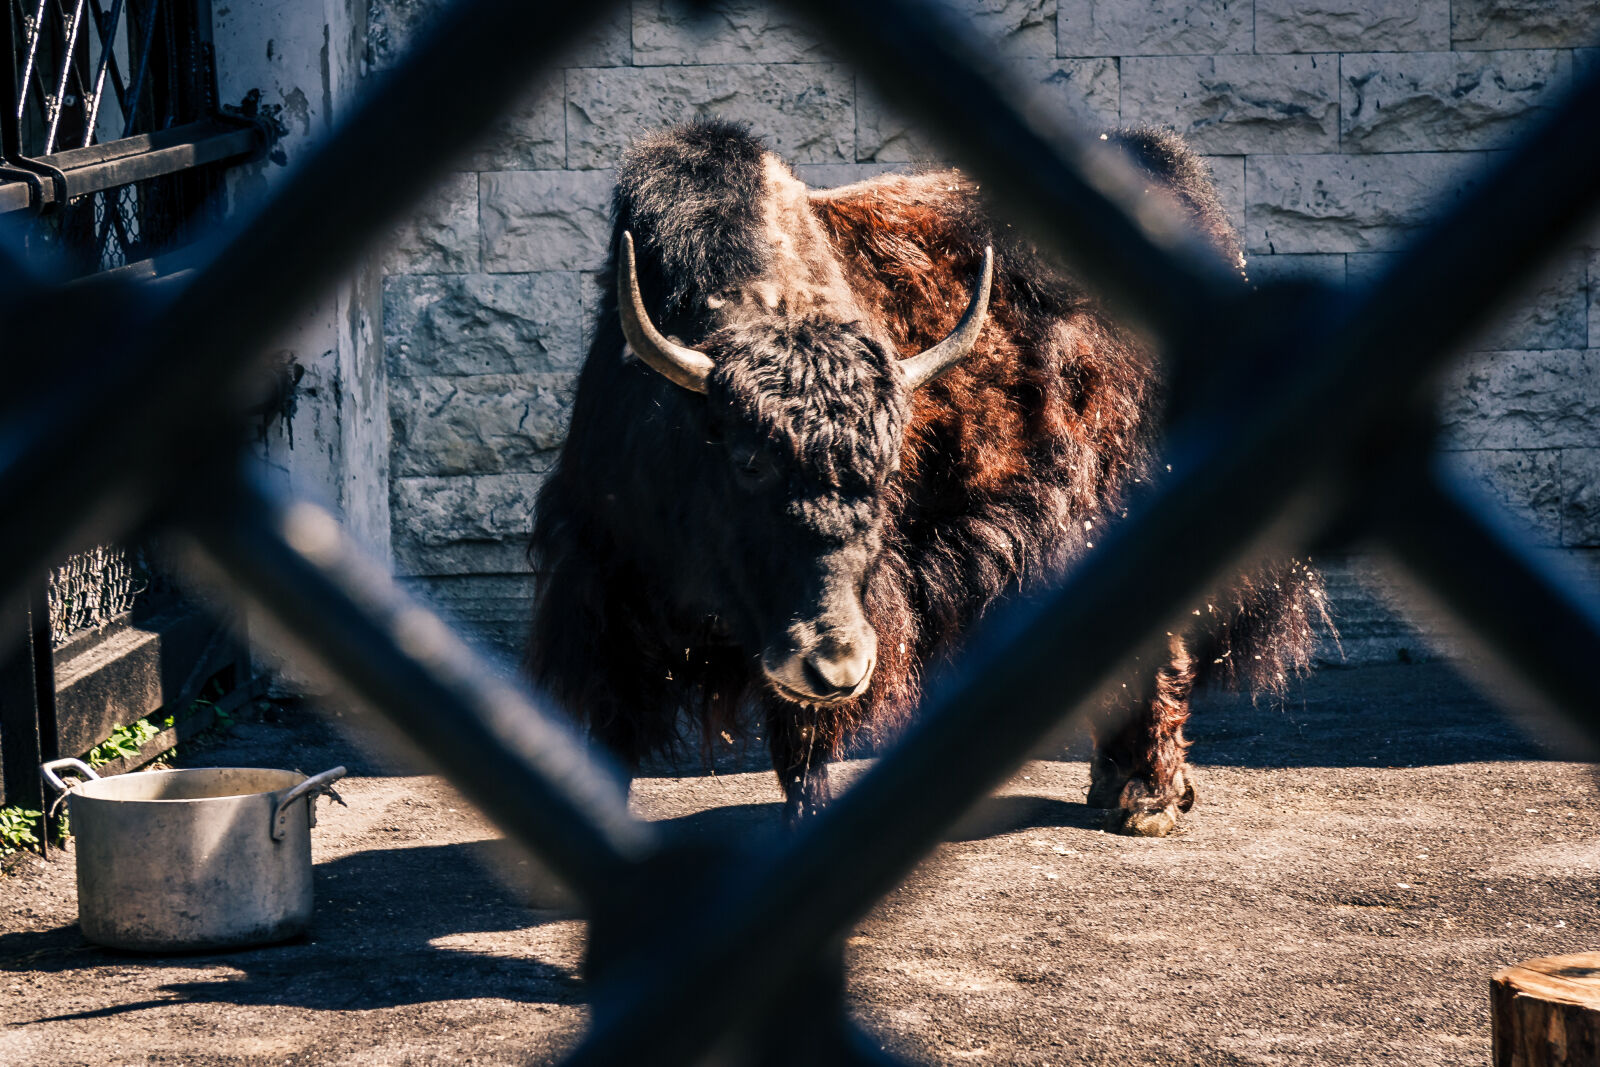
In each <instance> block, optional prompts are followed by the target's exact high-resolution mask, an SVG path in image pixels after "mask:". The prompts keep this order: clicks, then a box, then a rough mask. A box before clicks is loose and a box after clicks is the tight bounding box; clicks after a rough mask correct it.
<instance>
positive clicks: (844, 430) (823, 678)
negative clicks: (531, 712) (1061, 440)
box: [704, 316, 911, 703]
mask: <svg viewBox="0 0 1600 1067" xmlns="http://www.w3.org/2000/svg"><path fill="white" fill-rule="evenodd" d="M704 347H705V349H706V350H707V351H708V352H709V353H712V354H714V361H715V369H714V370H713V371H712V372H711V374H710V376H709V378H708V381H707V383H706V384H707V389H706V398H705V406H704V418H705V436H706V439H707V449H708V454H707V460H706V462H707V466H708V467H709V468H711V469H710V470H709V471H706V472H704V476H706V477H709V478H710V479H711V480H712V482H713V484H714V488H712V489H711V493H712V496H713V499H714V500H716V502H717V504H718V505H720V506H721V507H722V508H723V509H724V510H723V512H722V513H723V514H724V515H725V516H727V520H726V521H725V522H724V523H723V524H721V525H722V526H723V529H721V530H719V531H717V532H716V533H715V534H713V535H712V538H711V540H712V541H713V542H715V543H717V551H718V553H719V556H720V558H719V559H718V560H717V561H716V563H715V564H714V566H715V571H716V573H717V574H718V576H719V584H720V585H721V586H722V590H721V592H722V594H723V599H724V600H725V601H726V610H727V611H728V613H729V617H730V620H732V619H736V620H738V625H737V629H739V630H741V631H743V632H745V633H746V634H748V635H749V636H748V637H747V638H746V641H747V642H749V643H752V644H755V645H756V647H757V648H759V658H760V666H761V670H762V673H763V674H764V676H765V678H766V681H767V683H768V685H769V686H770V687H771V688H772V689H773V690H774V691H775V692H777V693H778V694H780V695H781V696H783V697H785V698H787V699H789V700H792V701H800V702H806V703H830V702H833V701H838V700H847V699H850V698H852V697H855V696H858V695H860V693H861V692H862V691H863V690H864V689H865V688H866V686H867V683H868V682H869V680H870V679H871V677H872V668H873V664H874V663H875V661H876V657H877V635H876V634H875V633H874V631H873V629H872V626H871V624H870V623H869V622H868V620H867V615H866V611H865V609H864V606H863V602H862V601H863V597H864V595H865V591H866V585H867V578H868V574H869V571H870V569H871V567H872V565H873V562H874V561H875V560H876V559H877V557H878V554H879V552H880V550H881V548H882V538H883V528H884V518H885V507H886V488H887V486H888V482H889V479H890V477H891V476H892V475H893V474H894V472H895V471H896V470H897V469H898V467H899V457H900V448H901V444H902V441H903V439H904V434H905V426H906V421H907V419H908V417H909V414H910V409H911V401H910V392H909V390H908V389H907V388H906V384H905V380H904V378H903V376H902V375H901V373H900V372H899V370H898V368H897V367H896V366H895V364H896V363H897V362H898V356H897V355H893V354H891V352H890V350H889V349H888V348H887V347H886V346H885V345H884V344H883V343H881V342H880V341H878V340H875V339H874V338H873V337H872V336H870V334H869V333H868V332H867V331H866V330H864V329H863V328H861V326H859V325H858V324H855V323H838V322H832V321H828V320H826V319H821V318H816V317H794V318H790V317H784V316H775V317H772V318H768V319H765V321H757V322H746V323H736V324H733V325H728V326H725V327H723V328H722V329H720V330H718V331H717V332H715V333H713V334H712V335H711V336H709V337H708V338H707V339H706V342H705V346H704Z"/></svg>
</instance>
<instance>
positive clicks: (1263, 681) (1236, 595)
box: [1194, 559, 1343, 698]
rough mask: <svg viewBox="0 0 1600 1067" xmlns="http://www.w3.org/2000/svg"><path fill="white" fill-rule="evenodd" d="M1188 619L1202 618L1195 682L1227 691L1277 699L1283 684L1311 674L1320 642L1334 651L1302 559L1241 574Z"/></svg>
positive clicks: (1317, 588) (1317, 579) (1323, 599)
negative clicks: (1209, 683) (1210, 682)
mask: <svg viewBox="0 0 1600 1067" xmlns="http://www.w3.org/2000/svg"><path fill="white" fill-rule="evenodd" d="M1195 614H1197V615H1199V616H1201V626H1200V627H1199V628H1198V629H1199V630H1200V634H1199V635H1198V636H1199V638H1200V639H1199V641H1197V642H1196V645H1197V647H1196V648H1195V649H1194V653H1195V659H1196V667H1197V674H1198V676H1199V679H1200V680H1207V679H1210V680H1215V681H1217V682H1219V683H1221V684H1222V685H1225V686H1227V687H1229V688H1233V689H1248V690H1251V691H1253V692H1255V693H1258V694H1259V693H1266V694H1268V695H1270V696H1273V697H1276V698H1282V697H1283V696H1284V695H1285V693H1286V691H1287V689H1288V686H1289V682H1290V681H1291V680H1292V679H1294V678H1297V677H1300V676H1302V675H1304V674H1306V673H1307V672H1308V671H1309V670H1310V668H1311V665H1312V662H1313V660H1314V658H1315V655H1316V651H1317V647H1318V645H1319V642H1320V641H1321V640H1324V639H1327V640H1331V641H1332V642H1333V643H1334V645H1335V646H1336V647H1337V646H1338V641H1339V631H1338V629H1337V628H1336V627H1335V626H1334V623H1333V619H1332V617H1331V615H1330V614H1329V611H1328V594H1327V590H1326V589H1325V588H1324V587H1323V583H1322V574H1321V573H1320V572H1319V571H1318V570H1317V569H1316V568H1315V567H1313V566H1312V565H1311V563H1310V561H1309V560H1301V559H1289V560H1278V561H1274V562H1270V563H1266V564H1263V565H1261V566H1258V567H1256V568H1254V569H1252V570H1249V571H1246V572H1245V573H1244V574H1243V575H1241V576H1240V577H1238V578H1236V579H1234V580H1233V581H1231V582H1229V583H1228V584H1227V585H1225V586H1223V587H1222V588H1221V589H1219V590H1218V591H1217V592H1216V594H1215V596H1214V597H1213V598H1212V600H1210V601H1209V602H1208V603H1207V604H1206V605H1205V606H1204V607H1203V608H1201V609H1199V610H1197V611H1196V612H1195ZM1340 652H1341V654H1342V652H1343V649H1342V648H1341V649H1340Z"/></svg>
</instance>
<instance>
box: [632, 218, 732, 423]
mask: <svg viewBox="0 0 1600 1067" xmlns="http://www.w3.org/2000/svg"><path fill="white" fill-rule="evenodd" d="M617 312H618V313H619V315H620V316H621V318H622V335H623V336H624V337H626V338H627V339H628V347H629V348H631V349H633V354H634V355H636V356H638V357H639V358H640V359H642V360H644V362H645V363H646V364H647V365H648V366H649V367H650V368H651V369H653V370H656V371H659V372H660V373H661V374H662V376H663V377H665V378H666V379H667V380H668V381H670V382H672V383H673V384H674V385H681V386H683V387H684V388H685V389H689V390H692V391H694V392H696V393H703V392H705V391H706V378H707V377H708V376H709V375H710V374H711V367H712V363H711V357H710V356H708V355H706V354H705V353H704V352H698V351H696V350H695V349H692V348H685V347H684V346H683V345H680V344H674V343H673V342H671V341H669V340H667V339H666V337H664V336H662V333H661V331H660V330H658V329H656V327H655V323H653V322H651V321H650V313H649V312H648V311H646V310H645V308H644V297H643V296H642V295H640V293H639V270H638V267H637V265H636V264H635V263H634V260H633V234H631V233H629V232H628V231H627V230H623V231H622V259H621V260H620V261H619V262H618V263H617Z"/></svg>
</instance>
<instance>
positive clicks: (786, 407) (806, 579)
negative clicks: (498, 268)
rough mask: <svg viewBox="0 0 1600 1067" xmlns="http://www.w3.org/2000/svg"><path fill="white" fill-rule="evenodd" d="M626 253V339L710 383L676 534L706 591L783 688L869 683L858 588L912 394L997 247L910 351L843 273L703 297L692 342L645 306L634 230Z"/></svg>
mask: <svg viewBox="0 0 1600 1067" xmlns="http://www.w3.org/2000/svg"><path fill="white" fill-rule="evenodd" d="M619 252H620V255H619V257H618V269H617V289H618V292H617V297H618V300H617V303H618V312H619V316H620V318H621V320H622V329H623V334H624V336H625V337H626V338H627V341H628V347H629V350H630V351H631V352H632V353H633V354H634V355H635V356H637V357H638V358H639V359H640V361H641V362H643V363H644V364H646V365H647V366H649V367H650V368H652V369H654V370H656V371H657V372H659V373H660V374H661V375H662V376H663V377H665V378H667V379H668V380H669V381H671V382H673V383H674V384H675V385H678V386H680V387H682V388H683V389H685V390H688V391H689V392H691V393H698V394H702V396H703V398H704V399H703V400H702V401H699V402H696V403H692V404H691V405H690V410H691V411H693V412H694V413H695V414H694V416H693V417H695V418H698V419H701V420H703V425H701V426H700V427H698V429H699V431H700V434H699V436H701V437H702V438H703V440H704V442H705V445H704V451H703V452H702V456H701V459H702V462H703V466H704V469H703V470H701V471H700V472H698V477H697V478H696V479H695V482H696V487H697V490H698V492H699V493H700V494H701V497H700V501H699V505H700V506H699V507H697V508H695V509H694V510H695V511H698V512H699V514H698V515H695V516H691V517H690V518H691V521H694V522H695V523H696V524H697V526H696V529H695V530H693V531H682V533H683V535H684V536H683V537H682V538H681V539H680V545H681V547H682V550H684V551H686V552H689V553H692V555H693V557H694V558H693V560H692V561H691V560H688V559H685V560H683V563H684V564H685V565H686V566H688V567H689V569H691V570H692V571H693V572H694V573H696V574H697V575H699V576H702V577H701V584H710V585H712V586H714V588H713V589H710V590H702V592H703V593H704V599H705V600H706V601H707V603H706V604H705V605H703V606H704V607H706V608H708V609H709V611H710V612H711V613H712V614H714V615H716V616H717V617H718V618H719V619H721V620H722V622H723V625H724V626H725V627H726V628H727V629H728V630H730V631H731V634H732V636H733V637H734V639H735V640H736V641H737V642H738V643H739V644H740V645H742V646H744V647H745V648H746V649H748V650H751V651H753V652H756V653H757V655H758V658H759V662H760V665H761V670H762V673H763V675H764V676H765V679H766V681H767V684H768V686H769V687H770V688H771V689H772V690H773V691H774V692H775V693H777V694H778V695H779V696H781V697H784V698H785V699H788V700H790V701H794V702H799V703H809V704H827V703H834V702H837V701H842V700H849V699H851V698H853V697H856V696H859V695H860V694H861V693H862V692H863V691H865V689H866V687H867V684H868V683H869V682H870V680H871V678H872V668H873V665H874V663H875V662H876V658H877V634H876V633H875V631H874V630H873V628H872V625H871V623H870V622H869V621H868V619H867V612H866V609H865V605H864V603H863V601H864V598H865V595H866V588H867V582H868V578H869V575H870V571H871V568H872V566H873V564H874V562H875V561H876V560H877V558H878V555H879V552H880V551H881V549H882V547H883V529H884V521H885V515H886V507H887V489H888V486H889V480H890V478H891V477H892V476H893V475H894V473H895V472H896V470H898V469H899V462H900V449H901V445H902V442H903V440H904V437H905V428H906V423H907V421H908V419H909V417H910V412H911V394H912V391H913V390H915V389H916V388H918V387H919V386H921V385H922V384H925V383H926V382H929V381H932V380H933V379H934V378H935V377H937V376H938V375H939V374H941V373H943V372H944V371H945V370H946V369H948V368H949V367H952V366H954V365H955V363H956V362H957V361H958V360H960V359H961V358H962V357H963V356H965V355H966V354H967V353H968V352H969V351H971V349H972V347H973V345H974V344H975V343H976V340H977V336H978V333H979V331H980V330H981V328H982V326H983V319H984V316H985V313H986V311H987V307H988V298H989V287H990V282H991V279H992V275H993V262H992V255H991V254H990V253H988V252H986V253H985V256H984V261H983V267H982V271H981V276H980V278H979V279H978V284H977V285H976V286H975V288H974V290H973V293H972V296H971V300H970V302H969V304H968V307H967V311H966V314H965V315H963V316H962V319H961V321H960V323H959V324H957V326H956V328H955V330H953V331H952V332H951V334H950V336H949V337H947V338H946V339H945V340H943V341H941V342H940V343H939V344H937V345H935V346H934V347H932V348H930V349H928V350H926V351H924V352H922V353H920V354H918V355H915V356H912V357H910V358H907V359H901V358H900V356H899V354H898V353H897V352H896V351H895V350H894V348H893V346H892V344H891V343H890V342H889V341H888V339H887V338H886V337H885V336H882V335H881V334H880V333H879V331H877V330H875V329H874V328H873V327H872V326H871V325H870V324H869V323H868V321H867V318H866V316H865V315H863V314H862V313H861V310H860V308H858V307H856V306H855V304H854V301H853V300H852V299H850V298H849V297H848V296H847V295H843V294H840V293H839V292H838V291H837V290H838V287H837V286H835V287H834V290H835V291H834V295H833V297H832V298H831V299H815V298H814V290H813V298H809V299H807V298H803V297H804V295H805V293H804V291H805V289H806V286H805V285H804V284H802V283H800V282H795V281H791V282H790V283H789V284H787V285H778V286H774V285H771V284H767V285H762V286H754V287H750V288H747V289H746V290H744V291H735V292H728V293H723V294H717V295H716V297H715V298H714V299H713V300H710V301H708V302H707V303H708V306H710V307H713V308H715V311H716V314H715V317H714V320H713V321H714V325H713V327H712V328H711V329H710V330H709V331H708V332H707V333H706V335H705V337H704V338H703V339H702V340H701V341H700V342H699V346H698V347H695V348H690V347H687V346H685V345H682V344H680V343H679V342H677V341H675V340H672V339H669V338H667V337H665V336H664V335H662V334H661V332H660V331H659V330H658V329H657V328H656V327H655V325H654V324H653V323H652V322H651V321H650V316H649V313H648V311H647V310H646V308H645V305H644V299H643V297H642V295H641V294H640V291H639V280H638V271H637V266H636V264H635V261H634V248H633V238H632V235H631V234H629V233H626V232H624V233H623V234H622V239H621V241H620V243H619ZM836 272H837V267H836V266H835V267H834V273H835V275H836V276H838V275H837V273H836ZM790 277H791V279H792V278H793V277H794V275H792V274H791V275H790ZM841 277H842V276H841ZM794 295H799V296H801V297H802V298H801V299H791V296H794ZM680 514H681V512H680Z"/></svg>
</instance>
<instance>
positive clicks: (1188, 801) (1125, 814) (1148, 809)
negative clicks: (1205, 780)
mask: <svg viewBox="0 0 1600 1067" xmlns="http://www.w3.org/2000/svg"><path fill="white" fill-rule="evenodd" d="M1174 784H1175V786H1176V787H1177V789H1178V795H1177V796H1175V797H1174V796H1170V795H1169V796H1161V795H1157V794H1156V792H1155V791H1154V790H1153V789H1151V788H1150V786H1149V785H1148V784H1147V783H1145V782H1144V781H1143V780H1142V779H1139V778H1132V779H1129V781H1128V784H1127V785H1125V786H1123V787H1122V795H1121V796H1120V797H1118V798H1117V808H1116V810H1115V811H1112V812H1111V813H1110V815H1109V818H1108V820H1107V821H1108V822H1109V824H1110V827H1109V828H1110V829H1112V830H1114V831H1116V832H1117V833H1119V834H1127V835H1128V836H1130V837H1166V836H1167V835H1168V834H1170V833H1172V831H1173V830H1175V829H1177V827H1178V812H1179V811H1180V810H1183V811H1188V810H1189V808H1190V807H1192V806H1193V804H1194V786H1193V784H1192V783H1191V782H1190V781H1189V779H1188V776H1187V775H1186V774H1184V773H1183V772H1179V779H1178V781H1177V782H1175V783H1174Z"/></svg>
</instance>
